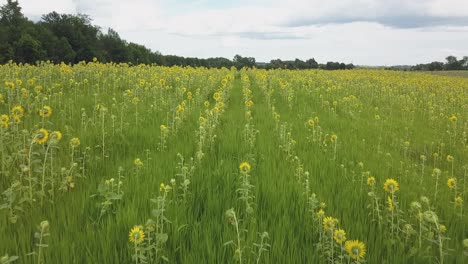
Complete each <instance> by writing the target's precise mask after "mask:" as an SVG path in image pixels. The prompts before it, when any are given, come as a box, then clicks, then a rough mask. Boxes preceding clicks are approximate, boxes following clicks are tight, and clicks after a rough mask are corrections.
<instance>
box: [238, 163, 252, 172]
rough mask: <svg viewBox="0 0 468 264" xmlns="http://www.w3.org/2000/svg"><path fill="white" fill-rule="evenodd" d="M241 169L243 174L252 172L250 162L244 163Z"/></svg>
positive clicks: (240, 166)
mask: <svg viewBox="0 0 468 264" xmlns="http://www.w3.org/2000/svg"><path fill="white" fill-rule="evenodd" d="M239 169H240V172H241V173H242V174H247V173H249V172H250V169H251V167H250V164H249V163H248V162H246V161H244V162H242V163H241V164H240V165H239Z"/></svg>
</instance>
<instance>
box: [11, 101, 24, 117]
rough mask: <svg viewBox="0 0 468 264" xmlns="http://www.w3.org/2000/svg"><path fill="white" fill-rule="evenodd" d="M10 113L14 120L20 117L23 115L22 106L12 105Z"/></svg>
mask: <svg viewBox="0 0 468 264" xmlns="http://www.w3.org/2000/svg"><path fill="white" fill-rule="evenodd" d="M11 115H12V116H13V118H14V119H16V120H19V119H21V118H22V117H23V116H24V108H23V107H22V106H21V105H17V106H14V107H13V108H12V109H11Z"/></svg>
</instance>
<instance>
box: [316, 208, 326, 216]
mask: <svg viewBox="0 0 468 264" xmlns="http://www.w3.org/2000/svg"><path fill="white" fill-rule="evenodd" d="M324 215H325V211H323V209H320V210H318V212H317V216H318V217H320V218H322V217H323V216H324Z"/></svg>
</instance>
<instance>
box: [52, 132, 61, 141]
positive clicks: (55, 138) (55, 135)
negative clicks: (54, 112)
mask: <svg viewBox="0 0 468 264" xmlns="http://www.w3.org/2000/svg"><path fill="white" fill-rule="evenodd" d="M61 139H62V133H61V132H60V131H54V132H52V133H50V140H51V141H52V142H53V143H59V142H60V140H61Z"/></svg>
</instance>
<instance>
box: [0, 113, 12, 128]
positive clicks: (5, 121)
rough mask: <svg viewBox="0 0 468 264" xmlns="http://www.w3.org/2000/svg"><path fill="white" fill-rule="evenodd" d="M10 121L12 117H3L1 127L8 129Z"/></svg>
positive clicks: (0, 122) (0, 120)
mask: <svg viewBox="0 0 468 264" xmlns="http://www.w3.org/2000/svg"><path fill="white" fill-rule="evenodd" d="M9 121H10V117H9V116H8V115H2V116H1V117H0V125H1V126H2V127H4V128H8V122H9Z"/></svg>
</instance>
